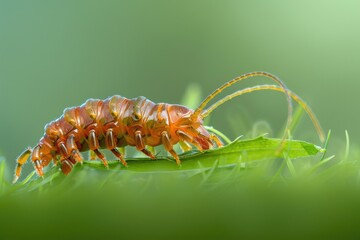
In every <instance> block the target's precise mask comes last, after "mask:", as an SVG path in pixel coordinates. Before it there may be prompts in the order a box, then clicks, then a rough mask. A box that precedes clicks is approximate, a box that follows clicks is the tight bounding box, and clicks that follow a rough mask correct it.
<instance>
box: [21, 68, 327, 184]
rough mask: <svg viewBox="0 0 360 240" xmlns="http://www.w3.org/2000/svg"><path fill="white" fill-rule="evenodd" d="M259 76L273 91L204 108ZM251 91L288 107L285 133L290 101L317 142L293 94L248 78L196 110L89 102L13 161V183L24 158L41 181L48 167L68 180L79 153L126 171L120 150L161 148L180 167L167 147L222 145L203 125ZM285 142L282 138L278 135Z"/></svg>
mask: <svg viewBox="0 0 360 240" xmlns="http://www.w3.org/2000/svg"><path fill="white" fill-rule="evenodd" d="M255 76H265V77H268V78H270V79H271V80H273V81H275V82H276V83H278V85H257V86H254V87H250V88H246V89H242V90H239V91H237V92H234V93H233V94H230V95H228V96H225V97H224V98H222V99H220V100H219V101H217V102H216V103H214V104H213V105H212V106H210V107H209V108H207V109H205V110H204V108H205V107H206V106H207V104H208V103H209V102H210V101H211V100H212V99H213V98H214V97H215V96H217V95H218V94H219V93H220V92H222V91H223V90H224V89H225V88H227V87H229V86H231V85H233V84H234V83H236V82H239V81H241V80H244V79H247V78H250V77H255ZM257 90H274V91H280V92H284V93H285V95H286V97H287V102H288V117H287V127H286V130H285V134H286V133H287V130H289V126H290V123H291V120H292V102H291V99H294V100H295V101H296V102H297V103H299V104H300V105H301V106H302V107H303V108H304V109H305V111H306V112H307V113H308V115H309V116H310V118H311V120H312V121H313V123H314V125H315V128H316V130H317V131H318V134H319V136H320V138H321V139H322V140H323V139H324V134H323V131H322V129H321V127H320V124H319V122H318V120H317V119H316V117H315V115H314V113H313V112H312V111H311V109H310V107H309V106H308V105H307V104H306V103H305V102H304V101H303V100H302V99H301V98H300V97H299V96H297V95H296V94H295V93H293V92H292V91H290V90H289V89H288V88H287V87H286V86H285V84H284V83H283V82H282V81H281V80H280V79H279V78H277V77H276V76H274V75H272V74H270V73H266V72H251V73H247V74H244V75H241V76H239V77H237V78H234V79H233V80H231V81H229V82H227V83H225V84H224V85H223V86H221V87H220V88H218V89H216V90H215V91H214V92H213V93H212V94H210V95H209V96H208V97H207V98H206V99H205V100H204V101H203V102H202V103H201V104H200V105H199V107H198V108H197V109H195V110H192V109H189V108H187V107H185V106H181V105H176V104H167V103H158V104H155V103H153V102H152V101H150V100H148V99H146V98H145V97H138V98H135V99H127V98H125V97H122V96H119V95H115V96H112V97H109V98H107V99H105V100H99V99H89V100H87V101H86V102H85V103H84V104H82V105H81V106H78V107H71V108H67V109H65V110H64V112H63V114H62V115H61V116H60V117H59V118H58V119H56V120H54V121H52V122H50V123H49V124H47V125H46V126H45V133H44V136H43V137H42V138H41V139H40V141H39V142H38V144H37V145H36V146H35V147H33V148H28V149H26V150H25V151H24V152H23V153H22V154H21V155H20V156H19V157H18V159H17V166H16V169H15V178H14V182H16V181H17V180H18V178H19V177H20V173H21V169H22V166H23V164H25V162H26V161H27V159H28V158H31V161H32V162H33V164H34V168H35V170H36V172H37V174H38V175H39V176H43V174H44V173H43V168H44V167H45V166H47V165H49V163H50V162H52V161H54V163H55V164H57V163H60V166H61V170H62V172H63V173H64V174H68V173H69V172H70V171H71V170H72V167H73V166H74V164H76V163H77V162H82V161H83V158H82V156H81V154H80V152H84V151H88V150H90V151H93V152H94V153H95V154H96V156H97V157H98V158H99V159H100V160H101V161H102V162H103V164H104V166H105V167H107V165H108V164H107V161H106V159H105V156H104V154H103V153H102V152H101V151H100V150H99V149H108V150H110V151H111V152H112V153H113V154H114V155H115V156H116V158H117V159H119V161H120V162H121V163H122V164H123V165H124V166H126V161H125V159H124V157H123V155H122V154H121V151H119V148H121V147H125V146H135V147H136V149H137V150H139V151H141V152H143V153H144V154H145V155H147V156H149V157H150V158H152V159H155V156H154V154H153V153H152V152H151V151H149V150H148V149H147V148H146V146H152V147H154V146H158V145H163V146H164V148H165V149H166V151H167V152H169V153H170V154H171V155H172V157H173V158H174V159H175V161H176V163H177V164H178V165H180V159H179V157H178V154H177V153H176V152H175V151H174V149H173V146H174V145H175V144H177V143H180V146H181V147H182V148H183V149H184V150H189V149H191V147H192V146H195V147H196V148H197V149H199V150H200V151H203V150H207V149H210V148H212V147H214V146H217V147H221V146H222V145H223V144H222V142H221V140H220V139H219V137H217V136H216V135H215V134H214V133H210V132H208V131H207V130H206V128H205V126H204V124H203V119H204V118H205V117H206V116H208V115H209V114H210V113H211V112H212V111H213V110H214V109H216V108H217V107H218V106H220V105H221V104H223V103H224V102H226V101H228V100H230V99H232V98H234V97H236V96H240V95H242V94H244V93H248V92H252V91H257ZM284 139H285V135H284Z"/></svg>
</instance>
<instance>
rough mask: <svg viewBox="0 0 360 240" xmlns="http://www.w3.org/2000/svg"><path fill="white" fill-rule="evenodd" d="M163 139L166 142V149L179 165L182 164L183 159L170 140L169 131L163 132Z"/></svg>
mask: <svg viewBox="0 0 360 240" xmlns="http://www.w3.org/2000/svg"><path fill="white" fill-rule="evenodd" d="M161 141H162V143H163V144H164V147H165V149H166V151H168V152H169V153H170V154H171V155H172V156H173V157H174V158H175V160H176V163H177V165H180V164H181V161H180V159H179V156H178V155H177V153H176V152H175V151H174V149H173V145H172V144H171V142H170V138H169V135H168V134H167V132H165V131H164V132H162V133H161Z"/></svg>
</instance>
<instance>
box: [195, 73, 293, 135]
mask: <svg viewBox="0 0 360 240" xmlns="http://www.w3.org/2000/svg"><path fill="white" fill-rule="evenodd" d="M257 76H264V77H267V78H270V79H271V80H273V81H275V82H276V83H278V84H279V85H280V87H279V88H280V89H282V92H284V93H285V95H286V99H287V103H288V116H287V122H286V128H285V131H284V137H283V142H284V140H285V136H286V135H287V134H288V132H289V129H290V124H291V121H292V112H293V107H292V101H291V96H290V93H289V90H288V88H287V87H286V86H285V83H284V82H283V81H281V80H280V79H279V78H278V77H277V76H275V75H273V74H271V73H267V72H250V73H246V74H244V75H241V76H239V77H236V78H234V79H232V80H230V81H229V82H227V83H225V84H224V85H222V86H221V87H219V88H218V89H216V90H215V91H214V92H212V93H211V94H210V95H209V96H207V98H205V100H204V101H202V103H200V105H199V107H198V108H197V109H196V110H195V111H194V113H193V114H192V116H191V119H192V120H193V121H195V120H196V119H197V118H198V117H199V116H200V118H205V117H206V116H207V115H209V114H210V112H212V111H213V110H214V109H215V108H216V107H218V106H220V105H221V104H222V103H223V102H222V103H219V104H218V105H216V106H215V107H213V108H211V109H208V110H206V111H205V113H206V115H204V113H202V111H203V109H204V108H205V107H206V105H207V104H208V103H209V102H210V101H211V100H212V99H213V98H214V97H215V96H217V95H218V94H219V93H221V92H222V91H223V90H224V89H226V88H228V87H230V86H232V85H233V84H235V83H237V82H240V81H242V80H245V79H247V78H251V77H257ZM228 96H231V95H228ZM234 97H235V96H234ZM225 98H227V97H225ZM225 98H223V99H225ZM220 101H221V100H220ZM225 102H226V101H225ZM213 106H214V105H213Z"/></svg>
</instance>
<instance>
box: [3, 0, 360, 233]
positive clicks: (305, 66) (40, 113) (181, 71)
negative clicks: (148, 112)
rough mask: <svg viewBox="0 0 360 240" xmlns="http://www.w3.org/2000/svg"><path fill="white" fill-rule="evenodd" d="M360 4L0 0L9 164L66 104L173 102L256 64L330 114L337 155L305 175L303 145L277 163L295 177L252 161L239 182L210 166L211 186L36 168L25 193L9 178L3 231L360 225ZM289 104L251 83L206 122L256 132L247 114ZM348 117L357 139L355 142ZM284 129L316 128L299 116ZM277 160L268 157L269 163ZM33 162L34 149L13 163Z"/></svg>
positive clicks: (282, 111)
mask: <svg viewBox="0 0 360 240" xmlns="http://www.w3.org/2000/svg"><path fill="white" fill-rule="evenodd" d="M359 13H360V1H357V0H338V1H332V0H327V1H325V0H316V1H315V0H311V1H310V0H305V1H289V0H272V1H267V0H263V1H260V0H258V1H256V0H249V1H240V0H239V1H229V0H217V1H212V0H206V1H205V0H203V1H200V0H187V1H186V0H183V1H171V0H163V1H160V0H153V1H150V0H147V1H146V0H143V1H136V0H129V1H110V0H108V1H106V0H103V1H100V0H99V1H93V0H63V1H55V0H54V1H51V0H43V1H36V0H28V1H13V0H8V1H4V0H0V110H1V118H0V155H3V156H4V157H5V158H6V167H7V170H8V171H7V172H6V173H7V174H6V177H7V178H8V179H10V177H11V176H10V175H11V173H12V171H13V170H12V169H13V167H14V165H15V159H16V157H17V156H18V155H19V153H20V152H22V151H23V150H24V149H25V148H26V147H27V146H34V145H35V144H36V143H37V141H38V140H39V139H40V138H41V136H42V135H43V129H44V126H45V124H46V123H48V122H50V121H52V120H54V119H56V118H57V117H59V116H60V115H61V114H62V111H63V109H64V108H66V107H69V106H76V105H80V104H82V103H83V102H85V101H86V99H88V98H106V97H108V96H111V95H114V94H119V95H123V96H125V97H128V98H133V97H136V96H139V95H143V96H146V97H147V98H149V99H151V100H153V101H154V102H168V103H179V102H181V101H182V99H183V97H184V94H185V93H186V92H187V89H188V87H189V86H195V85H191V84H197V86H198V87H199V88H200V89H201V91H202V98H204V97H205V96H206V95H207V94H209V93H211V92H212V91H213V90H214V89H216V88H217V87H219V86H220V85H221V84H223V83H225V82H226V81H228V80H230V79H232V78H234V77H236V76H238V75H241V74H244V73H247V72H251V71H267V72H271V73H273V74H275V75H277V76H279V77H280V78H281V79H282V80H283V81H284V82H285V83H286V85H287V86H288V87H289V88H290V89H291V90H293V91H294V92H296V93H297V94H299V95H300V96H301V97H302V98H303V99H305V100H306V102H308V103H309V105H310V106H311V107H312V109H313V110H314V112H315V113H316V114H317V116H318V118H319V120H320V122H321V124H322V126H323V128H324V130H325V131H327V130H328V129H332V137H331V140H330V148H329V151H328V153H327V157H328V156H331V155H333V154H336V155H337V157H336V161H337V162H335V163H334V166H338V167H336V168H332V169H331V167H328V166H327V165H326V170H328V169H327V168H329V169H330V171H328V172H325V174H323V175H321V173H323V172H321V171H320V170H321V169H320V170H319V169H316V170H319V171H314V172H311V171H310V172H311V174H310V176H307V175H305V176H301V175H300V174H301V173H302V171H301V169H302V168H301V167H304V168H306V167H309V168H311V167H312V166H313V165H312V164H315V166H320V165H319V164H318V162H317V161H318V160H317V159H315V160H314V159H310V160H309V161H303V160H302V159H299V161H298V162H295V163H301V164H297V165H296V167H298V168H299V171H297V173H299V175H300V177H299V178H296V177H297V176H293V177H291V178H290V180H289V181H285V180H286V178H289V174H288V171H287V169H285V170H284V173H283V175H281V176H278V177H279V179H282V180H284V179H285V180H284V182H283V184H284V185H286V186H289V187H288V188H282V187H281V186H282V185H281V184H279V185H280V187H279V188H277V186H278V185H276V183H277V182H275V185H274V187H271V188H268V185H269V182H270V181H269V180H268V179H269V178H271V177H272V175H274V173H272V172H270V173H269V172H267V171H268V168H259V172H256V171H255V174H253V175H252V168H251V165H250V167H249V168H248V169H247V170H246V171H243V169H241V170H239V171H240V174H239V178H236V180H235V184H233V182H231V181H230V180H231V179H230V180H229V181H228V180H227V178H226V177H228V175H229V174H227V173H228V172H227V171H228V170H226V169H223V170H221V171H220V170H219V171H220V173H221V174H218V175H216V174H214V179H215V180H214V182H216V183H218V187H217V188H215V190H214V191H212V186H213V185H211V184H209V185H205V186H202V185H201V184H200V186H199V180H198V179H197V178H195V179H191V178H190V179H187V180H185V181H184V183H183V184H180V183H179V182H180V181H174V179H177V178H176V176H170V177H169V176H167V175H166V176H164V178H162V176H157V175H156V173H154V175H151V174H149V175H150V177H149V178H147V175H146V174H144V175H139V174H136V173H133V175H130V174H129V175H127V174H117V173H118V172H115V171H113V172H110V173H111V174H112V175H111V174H110V173H109V171H107V170H104V171H100V170H98V171H96V170H94V169H89V170H88V171H83V170H84V169H79V170H78V171H77V172H75V174H73V175H72V177H70V176H67V177H64V176H62V175H61V176H62V177H61V178H59V179H57V180H56V179H55V180H54V182H51V183H50V184H49V185H45V184H46V183H44V185H42V184H43V182H42V181H40V183H39V186H38V187H37V188H36V189H35V191H32V192H29V193H28V192H27V189H26V188H25V190H24V191H23V192H21V191H16V189H17V187H21V185H11V186H10V185H7V182H6V181H2V182H0V194H3V195H2V196H4V197H0V236H2V237H3V238H4V239H14V238H15V237H16V236H20V235H21V236H24V237H26V239H30V238H31V234H33V235H34V236H35V238H36V239H42V238H43V239H55V238H56V237H58V238H59V239H64V238H71V237H73V238H77V239H79V238H84V236H86V234H87V235H89V236H90V237H92V238H96V239H100V238H104V237H105V238H106V237H110V238H111V237H112V238H113V237H114V236H119V237H122V236H125V238H126V236H129V238H136V237H139V238H142V239H144V238H149V239H150V237H149V236H151V234H152V235H153V236H158V238H160V237H167V239H176V238H178V239H192V238H193V239H201V238H205V239H211V238H215V239H225V238H226V237H228V238H229V239H236V238H238V237H239V236H240V235H242V236H244V237H245V238H246V239H248V238H249V237H251V236H258V237H260V236H261V237H262V238H263V239H270V237H269V235H270V233H271V232H272V233H273V236H275V237H274V238H275V239H281V238H283V239H296V237H300V238H301V239H309V236H312V237H315V238H316V239H325V238H326V237H324V236H325V235H327V236H331V237H333V238H337V239H344V237H346V236H347V235H349V236H350V235H352V236H351V237H353V239H354V234H357V235H360V234H359V233H358V229H359V228H358V222H359V216H360V214H358V213H359V212H360V211H359V202H360V201H359V200H360V195H359V194H358V191H357V190H358V183H359V182H360V179H359V177H358V169H360V164H359V163H358V161H356V160H357V159H359V156H360V152H359V151H358V150H357V149H358V136H359V134H360V126H359V125H358V124H357V123H358V122H359V120H360V119H359V118H360V114H359V111H358V109H357V107H356V105H355V104H356V102H358V98H359V94H358V89H359V87H360V82H359V81H358V80H357V79H358V78H359V76H358V75H359V71H358V69H359V67H360V44H359V43H360V26H359V22H360V14H359ZM260 83H266V84H272V82H270V81H269V80H267V79H263V78H253V79H251V80H250V79H249V80H248V81H246V82H243V83H240V84H238V85H234V86H233V87H232V88H231V89H228V90H227V91H225V92H224V93H223V96H225V95H226V94H228V93H231V92H233V91H236V90H238V89H241V88H244V87H246V86H252V85H256V84H260ZM193 88H195V87H193ZM286 111H287V108H286V101H285V97H284V96H283V94H279V93H277V92H266V91H264V92H257V93H254V94H250V95H245V96H242V97H240V98H237V99H235V100H233V101H231V102H229V103H226V104H225V105H223V106H221V107H220V108H219V109H217V110H216V111H214V112H213V114H212V115H211V122H210V124H211V125H213V126H214V127H216V128H217V129H219V130H221V131H223V132H225V133H226V134H227V135H228V136H229V137H230V138H231V139H234V138H235V137H237V136H239V135H245V136H244V137H254V136H252V135H251V133H252V129H253V126H254V124H255V125H256V123H258V122H259V121H266V122H267V124H268V125H269V126H270V128H271V129H272V130H271V131H270V130H269V131H270V132H272V136H276V135H279V134H281V129H282V127H283V125H284V123H285V119H286ZM260 126H261V125H260ZM265 128H266V127H265ZM346 129H347V130H348V131H349V135H350V140H351V144H352V145H353V146H351V149H352V150H353V149H354V148H353V147H354V146H355V151H354V152H351V154H350V155H348V154H347V151H344V145H345V134H344V132H345V130H346ZM300 130H301V131H300ZM293 134H294V138H296V139H301V140H307V141H311V142H314V143H316V144H319V145H320V144H321V143H320V142H319V140H318V139H317V136H316V132H315V131H314V128H313V126H312V125H311V122H310V121H309V119H308V118H306V117H304V118H303V121H302V123H301V124H300V126H298V128H297V131H296V132H294V133H293ZM344 152H345V154H344ZM356 154H357V155H356ZM344 155H345V156H344ZM348 156H350V157H349V159H351V160H355V161H353V162H352V161H347V158H348ZM353 156H356V157H353ZM1 159H2V158H1ZM1 159H0V163H1ZM311 160H314V161H311ZM343 160H344V161H343ZM345 160H346V161H345ZM276 163H278V162H274V164H273V163H272V162H265V164H269V165H270V166H273V165H274V168H273V169H277V168H279V164H278V165H276ZM295 163H294V164H295ZM320 163H321V162H320ZM342 163H343V164H342ZM272 164H273V165H272ZM331 164H333V162H331ZM337 164H338V165H337ZM4 166H5V164H3V162H2V163H1V164H0V176H3V172H2V171H4ZM319 168H322V167H321V166H320V167H319ZM249 169H250V170H249ZM254 169H255V168H254ZM270 169H271V168H270ZM324 169H325V167H324ZM30 170H32V165H31V164H27V165H26V166H25V171H24V173H23V175H22V179H23V178H24V177H25V176H26V174H25V172H29V171H30ZM55 170H56V169H55ZM255 170H256V169H255ZM310 170H311V169H310ZM331 170H333V171H331ZM317 173H319V174H318V175H317ZM338 173H340V174H339V175H337V174H338ZM86 174H89V175H86ZM204 174H205V175H204V176H205V177H206V176H210V173H209V175H206V174H207V173H204ZM247 174H249V176H247ZM198 175H200V177H201V176H202V175H201V174H198ZM319 175H320V177H319V179H320V180H316V177H317V176H319ZM90 176H92V177H90ZM104 176H107V178H106V181H104ZM156 176H157V177H156ZM321 176H324V178H321ZM81 177H82V179H83V180H82V182H81V181H80V182H79V181H76V179H81ZM197 177H199V176H197ZM74 179H75V180H74ZM264 179H265V184H264ZM314 179H315V180H314ZM116 180H117V181H116ZM323 181H324V184H322V183H323ZM314 182H315V183H314ZM84 183H88V184H87V185H86V184H84ZM192 183H194V184H192ZM257 183H259V184H257ZM281 183H282V182H281ZM84 185H85V186H84ZM103 185H106V187H103ZM270 185H271V184H270ZM4 186H6V187H7V188H5V187H4ZM30 186H31V185H30ZM8 190H9V192H6V191H8ZM12 191H15V192H12ZM158 238H157V239H158Z"/></svg>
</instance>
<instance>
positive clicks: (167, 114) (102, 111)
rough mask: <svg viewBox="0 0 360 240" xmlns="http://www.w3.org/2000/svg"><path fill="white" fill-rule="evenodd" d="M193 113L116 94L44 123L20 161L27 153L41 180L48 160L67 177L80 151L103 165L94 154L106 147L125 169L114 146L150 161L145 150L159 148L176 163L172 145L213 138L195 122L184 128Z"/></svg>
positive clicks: (205, 143)
mask: <svg viewBox="0 0 360 240" xmlns="http://www.w3.org/2000/svg"><path fill="white" fill-rule="evenodd" d="M192 113H193V110H191V109H188V108H186V107H184V106H181V105H175V104H166V103H159V104H155V103H154V102H152V101H150V100H148V99H146V98H145V97H138V98H135V99H127V98H125V97H122V96H118V95H115V96H112V97H109V98H107V99H105V100H99V99H89V100H87V101H86V102H85V103H84V104H82V105H81V106H78V107H71V108H67V109H65V110H64V113H63V115H62V116H61V117H59V118H58V119H56V120H55V121H52V122H50V123H49V124H47V125H46V126H45V134H44V136H43V137H42V138H41V139H40V141H39V143H38V144H37V146H36V147H35V148H34V149H33V150H31V149H29V150H27V151H28V153H26V154H24V158H25V157H26V158H27V157H28V155H29V154H30V153H31V152H32V154H31V155H32V157H31V159H32V162H34V164H35V167H36V170H37V172H38V174H39V175H40V176H42V175H43V171H42V169H43V167H44V166H47V165H48V164H49V163H50V162H51V161H52V160H54V162H55V163H57V162H58V161H60V163H61V168H62V171H63V172H64V173H65V174H68V173H69V172H70V171H71V169H72V166H73V165H74V164H75V163H76V162H79V161H82V157H81V155H80V153H79V152H83V151H87V150H92V151H94V152H95V154H96V155H97V156H98V157H99V158H100V159H101V160H102V161H103V163H104V165H105V166H107V162H106V159H105V156H104V155H103V154H102V153H101V152H100V151H99V149H101V148H107V149H109V150H110V151H112V152H113V153H114V154H115V156H116V157H117V158H118V159H119V160H120V161H121V162H122V163H123V165H126V162H125V160H124V159H123V156H122V155H121V153H120V151H119V150H118V148H119V147H125V146H127V145H129V146H135V147H136V148H137V149H138V150H139V151H142V152H143V153H144V154H146V155H147V156H149V157H151V158H153V159H154V158H155V157H154V155H153V154H152V153H151V152H150V151H149V150H147V149H146V146H158V145H161V144H164V146H165V149H166V150H167V151H168V152H169V153H170V154H171V155H172V156H173V157H174V158H175V160H176V161H177V163H178V164H179V163H180V160H179V158H178V156H177V154H176V152H175V151H174V150H173V145H174V144H176V143H178V142H179V141H182V142H183V143H185V142H186V143H188V144H189V143H190V144H193V145H195V146H197V147H198V149H200V150H203V149H209V148H210V147H211V146H212V145H213V143H212V139H214V136H213V135H211V134H209V133H208V132H207V130H206V129H205V128H204V127H203V125H202V120H201V119H200V118H199V119H198V120H197V121H196V122H195V123H191V124H190V125H189V121H188V119H189V117H190V116H191V114H192ZM215 140H216V141H217V142H218V144H219V145H220V144H221V143H220V141H218V139H215ZM188 144H187V145H188ZM25 161H26V159H25V160H24V161H19V160H18V168H17V172H16V176H19V175H20V170H21V165H22V164H23V163H22V162H25Z"/></svg>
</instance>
